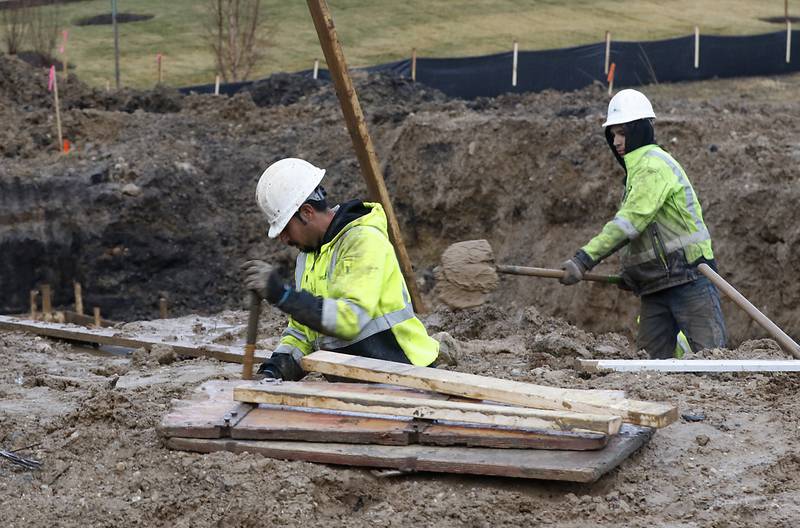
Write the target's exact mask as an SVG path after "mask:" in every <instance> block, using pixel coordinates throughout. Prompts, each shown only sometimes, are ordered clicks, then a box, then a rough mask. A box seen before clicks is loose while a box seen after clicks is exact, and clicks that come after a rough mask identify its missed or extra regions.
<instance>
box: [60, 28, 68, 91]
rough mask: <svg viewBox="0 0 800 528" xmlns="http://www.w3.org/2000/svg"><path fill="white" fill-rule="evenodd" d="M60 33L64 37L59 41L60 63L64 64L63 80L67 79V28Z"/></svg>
mask: <svg viewBox="0 0 800 528" xmlns="http://www.w3.org/2000/svg"><path fill="white" fill-rule="evenodd" d="M61 35H62V36H63V37H64V40H63V42H62V43H61V50H60V51H61V56H62V65H63V66H64V72H63V74H62V79H63V80H64V82H66V81H67V35H68V32H67V30H66V29H65V30H63V31H62V32H61Z"/></svg>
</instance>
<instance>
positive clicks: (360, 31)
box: [61, 0, 800, 88]
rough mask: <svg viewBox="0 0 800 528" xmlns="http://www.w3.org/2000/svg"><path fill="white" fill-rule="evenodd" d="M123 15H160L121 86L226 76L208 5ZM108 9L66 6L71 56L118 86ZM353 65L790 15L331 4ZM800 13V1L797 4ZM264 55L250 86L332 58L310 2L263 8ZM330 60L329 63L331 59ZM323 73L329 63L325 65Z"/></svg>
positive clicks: (568, 1)
mask: <svg viewBox="0 0 800 528" xmlns="http://www.w3.org/2000/svg"><path fill="white" fill-rule="evenodd" d="M117 4H118V10H119V12H121V13H134V14H152V15H155V17H154V18H152V19H150V20H146V21H141V22H130V23H125V24H120V25H119V32H120V50H121V59H120V60H121V78H122V84H123V85H127V86H134V87H139V88H142V87H147V86H151V85H152V84H154V83H155V81H156V75H157V73H156V59H155V56H156V54H157V53H162V54H163V55H164V82H165V83H166V84H169V85H173V86H186V85H190V84H201V83H211V82H213V80H214V76H215V74H216V72H215V71H214V60H213V56H212V54H211V52H210V51H209V47H208V45H207V42H208V38H207V37H206V31H205V21H206V18H207V17H206V15H205V6H206V5H207V4H206V0H135V1H134V0H118V2H117ZM110 5H111V3H110V1H109V0H90V1H84V2H75V3H69V4H66V5H64V6H62V8H61V9H62V15H63V20H64V24H65V27H66V28H67V29H69V32H70V33H69V44H68V46H67V52H68V59H69V63H70V64H71V65H74V66H75V67H76V68H75V70H74V71H75V72H76V73H77V74H78V75H79V76H80V77H81V79H83V80H84V81H85V82H88V83H89V84H93V85H98V86H104V85H105V83H106V81H110V82H111V83H112V85H113V79H114V40H113V31H112V27H111V26H110V25H97V26H76V25H75V24H74V23H75V21H77V20H79V19H81V18H84V17H89V16H93V15H99V14H104V13H109V12H110ZM329 5H330V8H331V11H332V13H333V16H334V20H335V22H336V27H337V31H338V32H339V38H340V39H341V40H342V43H343V46H344V51H345V56H346V57H347V60H348V64H349V65H350V66H367V65H371V64H376V63H380V62H386V61H390V60H397V59H400V58H405V57H409V56H410V54H411V48H412V47H416V48H417V50H418V54H419V56H420V57H458V56H468V55H483V54H488V53H496V52H500V51H506V50H510V49H511V45H512V41H513V40H514V39H517V40H518V41H519V43H520V49H522V50H533V49H547V48H559V47H566V46H575V45H580V44H588V43H592V42H600V41H602V40H603V39H604V35H605V32H606V30H609V31H611V32H612V36H613V38H614V39H617V40H657V39H662V38H668V37H674V36H679V35H688V34H690V33H692V32H693V31H694V26H695V25H699V26H700V30H701V32H703V33H708V34H717V35H744V34H756V33H766V32H770V31H776V30H781V29H783V26H781V25H776V24H770V23H767V22H763V21H761V20H759V18H764V17H776V16H783V12H784V11H783V8H784V5H783V2H782V1H780V0H760V1H754V0H703V1H698V0H661V1H646V0H625V1H621V0H562V1H556V0H491V1H490V0H471V1H468V0H402V1H396V0H329ZM789 10H790V15H793V16H796V15H798V14H800V0H791V1H790V2H789ZM262 11H263V13H264V15H265V17H264V18H265V22H264V25H263V28H264V29H263V32H262V33H263V35H262V36H263V37H264V38H265V39H266V40H267V41H268V42H267V44H266V45H265V46H264V52H265V53H264V57H263V58H262V59H261V60H260V62H259V63H258V65H257V67H256V70H255V72H254V73H253V75H251V77H254V78H258V77H262V76H264V75H268V74H270V73H274V72H278V71H296V70H302V69H308V68H311V67H312V66H313V63H314V59H315V58H319V59H321V60H322V52H321V50H320V47H319V41H318V40H317V36H316V33H315V31H314V25H313V23H312V21H311V17H310V15H309V13H308V8H307V6H306V3H305V2H303V1H302V0H263V1H262ZM323 62H324V61H323ZM323 66H324V64H323Z"/></svg>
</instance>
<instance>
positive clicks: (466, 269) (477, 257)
mask: <svg viewBox="0 0 800 528" xmlns="http://www.w3.org/2000/svg"><path fill="white" fill-rule="evenodd" d="M433 271H434V275H435V277H436V293H437V295H438V296H439V298H440V299H441V300H442V301H443V302H444V303H445V304H447V305H448V306H450V307H451V308H470V307H473V306H479V305H481V304H483V303H484V302H485V301H486V297H487V295H488V294H489V293H491V292H492V291H494V290H495V289H496V288H497V285H498V284H499V279H498V277H497V274H498V273H504V274H508V275H528V276H532V277H544V278H549V279H560V278H562V277H564V274H565V272H564V270H556V269H548V268H532V267H528V266H511V265H505V264H498V265H495V263H494V252H493V251H492V247H491V246H490V245H489V242H488V241H486V240H466V241H464V242H457V243H455V244H452V245H450V246H449V247H448V248H447V249H445V250H444V253H442V264H441V266H437V267H436V268H435V269H434V270H433ZM583 280H588V281H595V282H604V283H607V284H619V283H620V282H621V281H622V279H621V278H620V277H618V276H615V275H601V274H599V273H585V274H584V275H583Z"/></svg>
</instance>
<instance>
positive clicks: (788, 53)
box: [786, 18, 792, 64]
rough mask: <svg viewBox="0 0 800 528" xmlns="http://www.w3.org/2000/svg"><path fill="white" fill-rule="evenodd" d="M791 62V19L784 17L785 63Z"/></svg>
mask: <svg viewBox="0 0 800 528" xmlns="http://www.w3.org/2000/svg"><path fill="white" fill-rule="evenodd" d="M790 62H792V21H791V20H789V19H788V18H787V19H786V64H789V63H790Z"/></svg>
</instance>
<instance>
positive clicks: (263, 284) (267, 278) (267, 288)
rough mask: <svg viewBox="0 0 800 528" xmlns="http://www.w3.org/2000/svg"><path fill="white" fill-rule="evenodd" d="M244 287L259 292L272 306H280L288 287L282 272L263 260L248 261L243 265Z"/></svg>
mask: <svg viewBox="0 0 800 528" xmlns="http://www.w3.org/2000/svg"><path fill="white" fill-rule="evenodd" d="M242 271H243V272H244V286H245V288H247V289H248V290H253V291H255V292H257V293H258V294H259V295H260V296H261V297H263V298H264V299H266V300H267V302H269V303H271V304H279V303H280V301H281V299H282V298H283V296H284V294H285V293H286V291H287V289H290V288H289V287H288V286H286V285H284V284H283V279H282V277H281V274H280V272H279V271H278V270H277V269H275V268H274V267H273V266H272V265H271V264H269V263H267V262H264V261H263V260H248V261H247V262H245V263H244V264H242Z"/></svg>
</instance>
